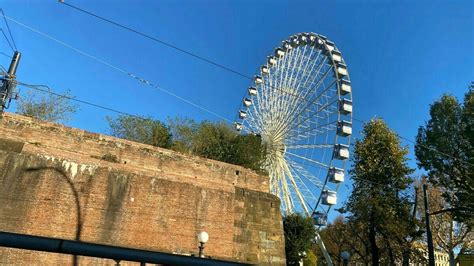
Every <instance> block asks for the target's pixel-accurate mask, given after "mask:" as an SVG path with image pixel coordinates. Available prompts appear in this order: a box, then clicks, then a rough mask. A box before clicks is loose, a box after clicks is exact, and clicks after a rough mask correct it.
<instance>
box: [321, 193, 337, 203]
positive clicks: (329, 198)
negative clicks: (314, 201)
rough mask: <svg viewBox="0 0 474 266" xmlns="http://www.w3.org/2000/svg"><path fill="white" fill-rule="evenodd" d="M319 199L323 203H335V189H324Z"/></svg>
mask: <svg viewBox="0 0 474 266" xmlns="http://www.w3.org/2000/svg"><path fill="white" fill-rule="evenodd" d="M321 199H322V203H323V204H324V205H335V204H336V203H337V194H336V191H332V190H324V191H323V193H322V194H321Z"/></svg>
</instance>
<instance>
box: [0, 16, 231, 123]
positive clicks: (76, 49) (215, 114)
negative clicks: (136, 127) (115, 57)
mask: <svg viewBox="0 0 474 266" xmlns="http://www.w3.org/2000/svg"><path fill="white" fill-rule="evenodd" d="M4 18H6V19H8V20H10V21H12V22H14V23H16V24H17V25H19V26H22V27H24V28H26V29H28V30H30V31H33V32H35V33H37V34H39V35H41V36H43V37H46V38H48V39H50V40H52V41H54V42H56V43H59V44H61V45H63V46H65V47H67V48H69V49H72V50H74V51H76V52H77V53H80V54H82V55H84V56H86V57H89V58H90V59H92V60H94V61H96V62H99V63H101V64H103V65H105V66H108V67H110V68H112V69H114V70H116V71H118V72H120V73H122V74H125V75H127V76H129V77H132V78H134V79H136V80H137V81H139V82H141V83H143V84H145V85H148V86H150V87H152V88H155V89H157V90H160V91H162V92H164V93H166V94H168V95H170V96H173V97H175V98H177V99H179V100H181V101H183V102H186V103H188V104H190V105H192V106H194V107H196V108H198V109H201V110H203V111H205V112H207V113H209V114H212V115H214V116H216V117H218V118H220V119H222V120H225V121H228V122H230V123H233V121H231V120H230V119H228V118H226V117H224V116H222V115H220V114H218V113H216V112H214V111H211V110H209V109H207V108H205V107H203V106H201V105H199V104H196V103H194V102H192V101H190V100H188V99H186V98H183V97H181V96H179V95H177V94H175V93H173V92H171V91H169V90H166V89H164V88H162V87H160V86H158V85H156V84H154V83H152V82H150V81H148V80H146V79H143V78H141V77H139V76H137V75H135V74H133V73H131V72H128V71H126V70H124V69H122V68H119V67H117V66H115V65H113V64H111V63H108V62H106V61H104V60H102V59H100V58H98V57H96V56H93V55H91V54H89V53H87V52H84V51H82V50H80V49H78V48H76V47H74V46H72V45H70V44H67V43H65V42H63V41H61V40H58V39H56V38H54V37H52V36H50V35H48V34H46V33H44V32H42V31H40V30H37V29H35V28H33V27H30V26H28V25H26V24H23V23H21V22H19V21H17V20H15V19H12V18H10V17H7V16H5V15H4Z"/></svg>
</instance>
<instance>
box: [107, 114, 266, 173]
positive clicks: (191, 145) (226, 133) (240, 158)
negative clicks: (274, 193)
mask: <svg viewBox="0 0 474 266" xmlns="http://www.w3.org/2000/svg"><path fill="white" fill-rule="evenodd" d="M107 120H108V122H109V127H110V130H111V134H112V135H113V136H116V137H119V138H124V139H129V140H133V141H137V142H141V143H145V144H150V145H153V146H158V147H164V148H171V149H173V150H176V151H179V152H183V153H190V154H194V155H198V156H201V157H204V158H208V159H213V160H218V161H222V162H227V163H231V164H236V165H241V166H243V167H246V168H249V169H252V170H255V171H257V172H259V173H264V171H263V170H262V164H263V161H264V158H265V147H264V145H263V144H262V141H261V138H260V136H258V135H250V134H249V135H240V134H237V132H236V131H235V130H234V129H233V128H231V127H230V126H229V125H227V124H224V123H220V122H210V121H202V122H200V123H197V122H195V121H194V120H192V119H183V118H175V119H169V120H168V125H165V124H164V123H162V122H160V121H157V120H153V119H151V118H147V119H140V118H136V117H130V116H118V117H116V118H110V117H108V118H107Z"/></svg>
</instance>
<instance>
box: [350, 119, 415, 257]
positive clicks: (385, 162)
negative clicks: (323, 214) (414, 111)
mask: <svg viewBox="0 0 474 266" xmlns="http://www.w3.org/2000/svg"><path fill="white" fill-rule="evenodd" d="M362 134H363V139H362V140H357V141H356V142H355V148H354V156H353V159H352V162H353V165H352V169H351V170H350V173H351V175H352V177H353V179H354V183H353V192H352V193H351V195H350V197H349V200H348V204H347V207H348V211H349V212H350V213H351V215H350V216H349V219H350V220H352V221H353V222H354V223H356V224H359V225H360V226H361V229H362V230H366V234H367V236H368V244H369V245H368V246H369V248H370V253H371V261H372V264H373V265H379V263H380V259H381V256H380V253H381V250H382V249H384V250H385V251H386V253H387V256H388V257H387V258H386V260H387V261H388V263H387V264H395V261H396V260H397V256H399V254H397V246H395V244H397V245H398V243H401V242H402V241H403V239H404V238H405V237H407V236H408V235H409V234H410V232H411V231H413V230H414V229H415V223H414V219H412V218H411V217H412V216H411V215H410V202H409V198H408V195H406V193H404V190H406V189H407V187H408V185H409V184H410V183H411V179H410V178H409V177H408V175H409V174H410V173H412V172H413V169H411V168H409V167H408V165H407V158H406V156H407V154H408V149H407V148H406V147H403V148H402V147H400V140H399V138H398V136H397V135H396V134H395V133H394V132H393V131H392V130H390V129H389V128H388V127H387V125H386V124H385V123H384V122H383V121H382V120H380V119H374V120H371V121H370V122H369V123H367V124H365V125H364V129H363V132H362Z"/></svg>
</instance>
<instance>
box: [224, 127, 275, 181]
mask: <svg viewBox="0 0 474 266" xmlns="http://www.w3.org/2000/svg"><path fill="white" fill-rule="evenodd" d="M232 145H233V147H234V155H233V156H232V160H231V162H230V163H233V164H237V165H241V166H243V167H245V168H248V169H252V170H255V171H257V172H258V173H261V174H267V173H266V172H265V171H264V170H263V169H262V165H263V162H264V161H265V154H266V148H265V146H264V145H263V143H262V138H261V137H260V136H259V135H253V134H247V135H237V136H236V137H235V138H234V140H233V141H232Z"/></svg>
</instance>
